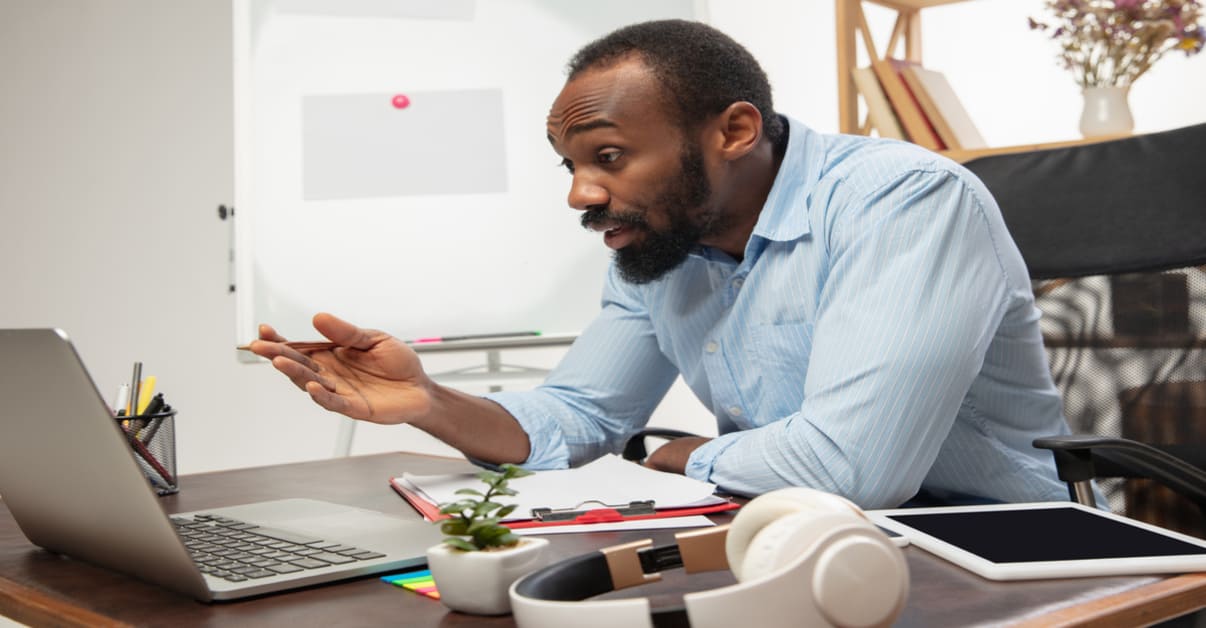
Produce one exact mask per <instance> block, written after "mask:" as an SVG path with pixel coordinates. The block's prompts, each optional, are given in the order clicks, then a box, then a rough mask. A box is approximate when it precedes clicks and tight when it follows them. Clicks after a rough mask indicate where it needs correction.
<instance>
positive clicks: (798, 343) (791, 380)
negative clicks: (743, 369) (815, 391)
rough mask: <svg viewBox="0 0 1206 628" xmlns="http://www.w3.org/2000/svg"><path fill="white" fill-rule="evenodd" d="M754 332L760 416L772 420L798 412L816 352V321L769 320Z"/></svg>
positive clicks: (753, 347)
mask: <svg viewBox="0 0 1206 628" xmlns="http://www.w3.org/2000/svg"><path fill="white" fill-rule="evenodd" d="M752 332H753V343H752V346H751V348H752V351H753V356H752V358H753V366H754V368H755V369H756V370H755V373H754V375H755V380H756V381H757V382H758V384H757V386H756V388H757V391H756V395H757V400H758V410H759V411H758V416H759V418H760V419H761V420H762V422H772V421H775V420H778V419H781V418H783V417H785V416H787V415H789V414H793V413H795V412H798V411H799V410H800V405H801V404H802V403H804V378H805V375H807V373H808V361H809V358H810V356H811V355H812V324H811V323H768V324H761V325H756V326H754V328H753V330H752Z"/></svg>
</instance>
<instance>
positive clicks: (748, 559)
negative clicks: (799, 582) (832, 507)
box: [733, 510, 854, 582]
mask: <svg viewBox="0 0 1206 628" xmlns="http://www.w3.org/2000/svg"><path fill="white" fill-rule="evenodd" d="M851 521H854V516H853V515H851V514H845V513H833V512H829V513H818V512H811V511H806V510H805V511H798V512H796V513H793V514H790V515H786V516H783V517H779V518H778V519H776V520H774V521H772V522H770V523H768V524H767V525H766V526H764V527H763V528H762V529H761V530H759V531H758V533H757V534H755V535H754V538H753V540H752V541H750V544H749V546H747V547H746V552H745V558H744V559H743V560H742V562H741V567H740V575H739V576H738V577H737V580H738V581H741V582H748V581H750V580H756V579H758V578H761V577H762V576H765V575H767V574H769V573H772V572H774V571H775V570H777V569H779V568H780V567H782V566H784V565H787V564H789V563H791V562H792V561H794V560H796V559H797V558H799V557H800V555H801V554H804V553H805V552H808V551H810V550H811V548H812V547H813V546H814V545H815V544H816V543H817V541H818V540H819V539H821V538H822V537H823V536H824V535H825V533H826V532H829V531H830V530H833V529H834V528H836V527H837V526H839V525H841V524H843V523H850V522H851ZM733 573H734V575H736V574H737V570H734V571H733Z"/></svg>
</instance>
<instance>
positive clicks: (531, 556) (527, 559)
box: [427, 537, 549, 615]
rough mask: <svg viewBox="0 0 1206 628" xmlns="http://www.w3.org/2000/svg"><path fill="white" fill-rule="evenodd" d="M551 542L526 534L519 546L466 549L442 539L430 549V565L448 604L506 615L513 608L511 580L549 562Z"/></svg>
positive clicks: (474, 611)
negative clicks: (444, 541) (463, 549)
mask: <svg viewBox="0 0 1206 628" xmlns="http://www.w3.org/2000/svg"><path fill="white" fill-rule="evenodd" d="M548 544H549V541H548V539H541V538H535V537H524V538H523V539H522V540H520V542H519V544H518V545H516V546H515V547H508V548H505V549H499V550H489V551H478V552H465V551H461V550H458V549H453V548H452V547H449V546H448V545H445V544H443V543H440V544H439V545H435V546H432V547H430V548H428V549H427V567H428V568H429V569H431V578H432V579H433V580H435V584H436V589H437V590H439V592H440V601H441V602H443V603H444V605H445V606H447V607H448V608H451V609H452V610H454V611H461V612H462V613H472V614H474V615H503V614H506V613H509V612H511V598H510V597H509V595H508V592H507V591H508V589H510V588H511V583H512V582H515V581H516V580H518V579H519V578H520V576H523V575H526V574H527V573H529V572H532V571H535V570H537V569H539V568H541V567H543V566H544V565H545V563H547V562H548V553H547V552H546V551H545V549H546V546H548Z"/></svg>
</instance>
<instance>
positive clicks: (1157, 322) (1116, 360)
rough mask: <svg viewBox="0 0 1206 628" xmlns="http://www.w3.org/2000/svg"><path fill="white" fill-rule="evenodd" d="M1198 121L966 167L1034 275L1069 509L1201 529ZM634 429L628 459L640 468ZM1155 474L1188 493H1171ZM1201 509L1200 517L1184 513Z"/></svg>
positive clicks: (1202, 197) (1203, 371) (1205, 412)
mask: <svg viewBox="0 0 1206 628" xmlns="http://www.w3.org/2000/svg"><path fill="white" fill-rule="evenodd" d="M1203 154H1206V124H1203V125H1198V126H1192V127H1187V128H1183V129H1177V130H1173V131H1168V132H1164V133H1156V134H1152V135H1144V136H1139V137H1134V138H1127V139H1121V140H1114V141H1108V142H1102V143H1098V144H1091V145H1083V146H1076V147H1069V148H1063V149H1056V150H1047V151H1036V152H1028V153H1015V154H1008V155H998V156H994V157H985V158H981V159H977V160H974V161H971V162H968V163H967V164H965V166H966V167H967V168H968V169H969V170H971V171H972V172H974V173H976V174H977V175H978V176H979V177H980V178H981V180H983V181H984V183H985V185H986V186H987V187H988V188H989V190H991V191H992V193H993V195H994V196H995V197H996V199H997V201H998V203H999V204H1000V206H1001V211H1002V213H1003V214H1004V217H1005V221H1006V223H1007V224H1008V226H1009V230H1010V233H1011V234H1012V235H1013V237H1014V240H1015V241H1016V242H1017V244H1018V248H1019V249H1020V250H1021V252H1022V256H1023V258H1025V260H1026V263H1027V266H1028V268H1029V270H1030V275H1031V279H1032V280H1033V281H1034V289H1035V294H1036V301H1037V303H1038V307H1039V308H1040V309H1041V310H1042V311H1043V322H1042V329H1043V335H1044V341H1045V343H1046V345H1047V350H1048V354H1049V357H1050V360H1051V368H1052V372H1053V374H1054V377H1055V382H1056V384H1057V386H1058V387H1059V389H1060V392H1061V394H1062V395H1063V399H1064V406H1065V415H1066V416H1067V417H1068V422H1069V424H1070V426H1071V428H1072V430H1073V432H1076V433H1077V434H1076V435H1073V436H1067V437H1051V438H1041V439H1037V440H1036V441H1035V446H1036V447H1043V448H1046V449H1051V450H1053V452H1054V455H1055V458H1056V464H1057V466H1058V468H1059V474H1060V478H1061V479H1063V480H1064V481H1066V482H1068V483H1069V494H1070V496H1071V497H1072V499H1074V500H1076V501H1079V502H1081V503H1085V504H1088V505H1095V501H1096V500H1095V499H1094V496H1093V492H1092V490H1090V489H1089V486H1090V483H1089V481H1090V480H1091V479H1093V478H1126V479H1127V482H1126V484H1125V485H1123V483H1122V482H1121V481H1106V482H1103V483H1102V485H1103V490H1104V491H1105V493H1106V495H1107V497H1108V499H1109V501H1110V504H1109V505H1110V507H1111V509H1112V510H1115V511H1119V512H1125V513H1126V514H1128V515H1130V516H1133V517H1135V518H1139V519H1144V520H1147V521H1150V522H1152V523H1156V524H1158V525H1163V526H1165V527H1170V528H1174V529H1178V530H1181V531H1184V532H1188V533H1190V534H1195V535H1206V516H1204V513H1206V471H1203V469H1206V359H1204V357H1206V356H1204V355H1203V353H1204V351H1206V272H1204V269H1203V267H1202V265H1203V264H1206V174H1203V173H1202V172H1201V165H1200V156H1201V155H1203ZM681 436H692V434H690V433H687V432H681V431H678V430H662V429H647V430H643V431H641V432H638V433H637V434H636V435H634V436H633V437H632V438H631V439H630V440H629V441H628V443H627V446H626V447H625V448H624V453H623V457H624V458H626V459H629V460H638V461H639V460H642V459H644V458H645V456H646V451H647V449H646V439H647V438H650V437H656V438H663V439H673V438H678V437H681ZM1145 479H1150V480H1155V481H1157V482H1160V483H1161V484H1163V485H1166V486H1168V487H1170V488H1171V489H1172V490H1173V491H1175V492H1176V493H1178V494H1179V495H1181V496H1182V497H1183V498H1187V500H1188V502H1190V504H1189V507H1188V508H1187V507H1186V504H1185V503H1184V501H1185V500H1184V499H1181V498H1178V497H1176V496H1170V495H1168V494H1167V493H1166V491H1164V490H1161V488H1160V487H1159V486H1155V487H1153V486H1150V485H1149V484H1150V483H1145V482H1144V480H1145ZM1193 504H1196V508H1194V507H1193Z"/></svg>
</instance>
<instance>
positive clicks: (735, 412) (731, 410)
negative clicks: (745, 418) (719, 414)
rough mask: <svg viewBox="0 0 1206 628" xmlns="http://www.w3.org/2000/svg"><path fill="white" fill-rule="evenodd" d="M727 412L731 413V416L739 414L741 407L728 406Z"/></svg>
mask: <svg viewBox="0 0 1206 628" xmlns="http://www.w3.org/2000/svg"><path fill="white" fill-rule="evenodd" d="M729 414H731V415H733V416H741V408H738V407H737V406H733V407H731V408H729Z"/></svg>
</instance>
